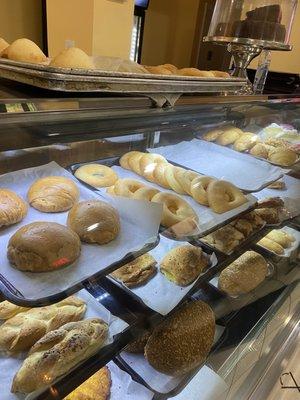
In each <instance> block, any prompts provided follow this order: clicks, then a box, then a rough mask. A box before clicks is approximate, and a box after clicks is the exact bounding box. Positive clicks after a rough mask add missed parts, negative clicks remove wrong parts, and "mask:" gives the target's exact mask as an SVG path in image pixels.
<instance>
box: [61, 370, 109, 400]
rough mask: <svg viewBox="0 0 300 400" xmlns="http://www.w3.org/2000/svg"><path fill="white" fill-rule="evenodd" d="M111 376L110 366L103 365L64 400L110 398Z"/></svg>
mask: <svg viewBox="0 0 300 400" xmlns="http://www.w3.org/2000/svg"><path fill="white" fill-rule="evenodd" d="M110 390H111V376H110V372H109V369H108V367H103V368H101V369H100V370H99V371H97V372H96V373H95V374H94V375H92V376H91V377H90V378H89V379H87V380H86V381H85V382H83V383H82V384H81V385H80V386H78V387H77V388H76V389H75V390H73V392H71V393H70V394H68V396H67V397H65V398H64V400H108V399H109V398H110Z"/></svg>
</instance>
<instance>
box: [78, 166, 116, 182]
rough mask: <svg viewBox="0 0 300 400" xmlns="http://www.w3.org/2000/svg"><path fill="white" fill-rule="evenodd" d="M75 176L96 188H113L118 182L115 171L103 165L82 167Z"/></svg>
mask: <svg viewBox="0 0 300 400" xmlns="http://www.w3.org/2000/svg"><path fill="white" fill-rule="evenodd" d="M74 175H75V176H76V178H78V179H80V180H82V181H83V182H86V183H88V184H89V185H91V186H94V187H108V186H112V185H114V184H115V183H116V181H117V180H118V175H117V174H116V173H115V171H114V170H113V169H111V168H109V167H106V166H105V165H101V164H86V165H82V166H81V167H79V168H78V169H77V170H76V171H75V174H74Z"/></svg>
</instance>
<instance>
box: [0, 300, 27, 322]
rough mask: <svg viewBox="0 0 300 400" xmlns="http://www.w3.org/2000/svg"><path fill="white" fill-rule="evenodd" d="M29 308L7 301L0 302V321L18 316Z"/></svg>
mask: <svg viewBox="0 0 300 400" xmlns="http://www.w3.org/2000/svg"><path fill="white" fill-rule="evenodd" d="M28 310H29V308H27V307H21V306H17V305H16V304H13V303H10V302H9V301H7V300H4V301H1V302H0V321H1V320H6V319H9V318H12V317H14V316H15V315H17V314H20V313H22V312H24V311H28Z"/></svg>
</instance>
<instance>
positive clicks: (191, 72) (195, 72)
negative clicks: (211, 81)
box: [176, 68, 214, 78]
mask: <svg viewBox="0 0 300 400" xmlns="http://www.w3.org/2000/svg"><path fill="white" fill-rule="evenodd" d="M176 75H181V76H197V77H201V78H213V77H214V74H213V72H212V71H201V70H200V69H198V68H182V69H178V70H177V72H176Z"/></svg>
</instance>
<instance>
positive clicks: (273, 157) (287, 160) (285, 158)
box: [268, 147, 298, 167]
mask: <svg viewBox="0 0 300 400" xmlns="http://www.w3.org/2000/svg"><path fill="white" fill-rule="evenodd" d="M297 159H298V155H297V153H296V152H295V151H293V150H290V149H285V148H283V147H276V148H274V149H273V150H271V151H269V153H268V160H269V161H272V162H273V163H275V164H278V165H281V166H283V167H290V166H291V165H293V164H295V162H296V161H297Z"/></svg>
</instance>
